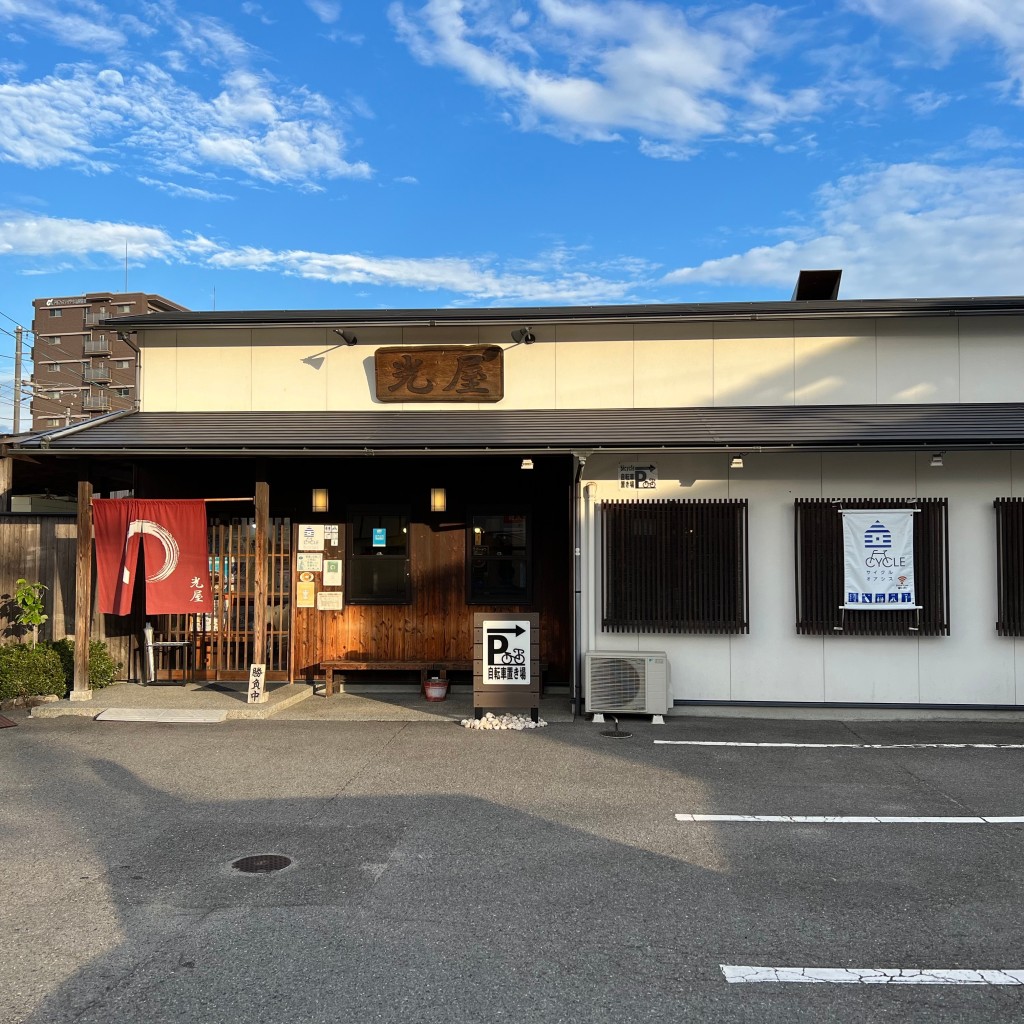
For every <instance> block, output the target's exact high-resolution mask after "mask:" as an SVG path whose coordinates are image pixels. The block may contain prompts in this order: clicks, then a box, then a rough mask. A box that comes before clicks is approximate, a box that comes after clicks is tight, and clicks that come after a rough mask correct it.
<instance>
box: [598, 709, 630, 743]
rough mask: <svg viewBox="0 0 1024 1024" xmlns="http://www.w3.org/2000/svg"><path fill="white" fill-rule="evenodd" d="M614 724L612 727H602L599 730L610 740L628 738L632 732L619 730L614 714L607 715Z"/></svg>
mask: <svg viewBox="0 0 1024 1024" xmlns="http://www.w3.org/2000/svg"><path fill="white" fill-rule="evenodd" d="M608 717H609V718H610V719H611V720H612V722H613V723H614V725H615V728H614V729H603V730H602V731H601V735H602V736H607V737H608V738H609V739H612V740H628V739H629V737H630V736H632V735H633V734H632V733H631V732H619V720H618V719H617V718H616V717H615V716H614V715H608Z"/></svg>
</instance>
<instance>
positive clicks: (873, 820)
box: [676, 814, 1024, 825]
mask: <svg viewBox="0 0 1024 1024" xmlns="http://www.w3.org/2000/svg"><path fill="white" fill-rule="evenodd" d="M676 821H687V822H720V821H759V822H775V823H783V824H793V825H808V824H810V825H1020V824H1024V817H1013V818H995V817H980V816H971V817H963V818H947V817H921V818H910V817H893V816H888V815H884V816H875V815H868V814H856V815H854V814H844V815H836V814H677V815H676Z"/></svg>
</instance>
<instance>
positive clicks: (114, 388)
mask: <svg viewBox="0 0 1024 1024" xmlns="http://www.w3.org/2000/svg"><path fill="white" fill-rule="evenodd" d="M32 307H33V318H32V331H33V338H34V345H33V348H32V360H33V366H34V368H33V372H32V405H31V409H32V429H33V430H48V429H50V428H52V427H61V426H67V425H70V424H74V423H80V422H84V421H85V420H88V419H91V418H92V417H93V416H98V415H101V414H103V413H107V412H114V411H118V410H123V409H132V408H134V407H135V403H136V396H137V391H136V388H137V376H138V350H137V347H136V345H135V342H134V340H133V339H132V337H131V335H130V334H126V333H125V332H123V331H121V332H119V331H117V330H116V329H108V328H105V327H104V326H103V321H104V320H106V319H107V318H108V317H113V316H140V315H144V314H146V313H169V312H180V311H185V310H186V309H187V307H185V306H179V305H178V304H177V303H175V302H171V301H170V300H169V299H165V298H163V297H162V296H160V295H148V294H146V293H145V292H88V293H86V294H85V295H72V296H60V297H49V298H41V299H35V300H33V302H32Z"/></svg>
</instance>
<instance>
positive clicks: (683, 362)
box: [633, 324, 715, 409]
mask: <svg viewBox="0 0 1024 1024" xmlns="http://www.w3.org/2000/svg"><path fill="white" fill-rule="evenodd" d="M635 334H636V347H635V349H634V358H633V365H634V386H633V404H634V405H635V406H636V407H637V408H648V409H661V408H678V407H679V406H686V405H696V406H710V405H714V399H715V392H714V380H715V369H714V362H715V360H714V341H713V339H712V337H711V326H710V324H638V325H637V327H636V331H635Z"/></svg>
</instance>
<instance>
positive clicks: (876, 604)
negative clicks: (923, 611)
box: [842, 509, 920, 611]
mask: <svg viewBox="0 0 1024 1024" xmlns="http://www.w3.org/2000/svg"><path fill="white" fill-rule="evenodd" d="M842 517H843V605H842V607H843V608H844V609H850V610H853V611H907V610H908V609H915V608H919V607H920V605H919V604H918V603H917V601H916V598H915V592H914V511H913V510H912V509H872V510H870V511H863V510H861V511H846V510H845V509H844V510H842Z"/></svg>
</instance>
